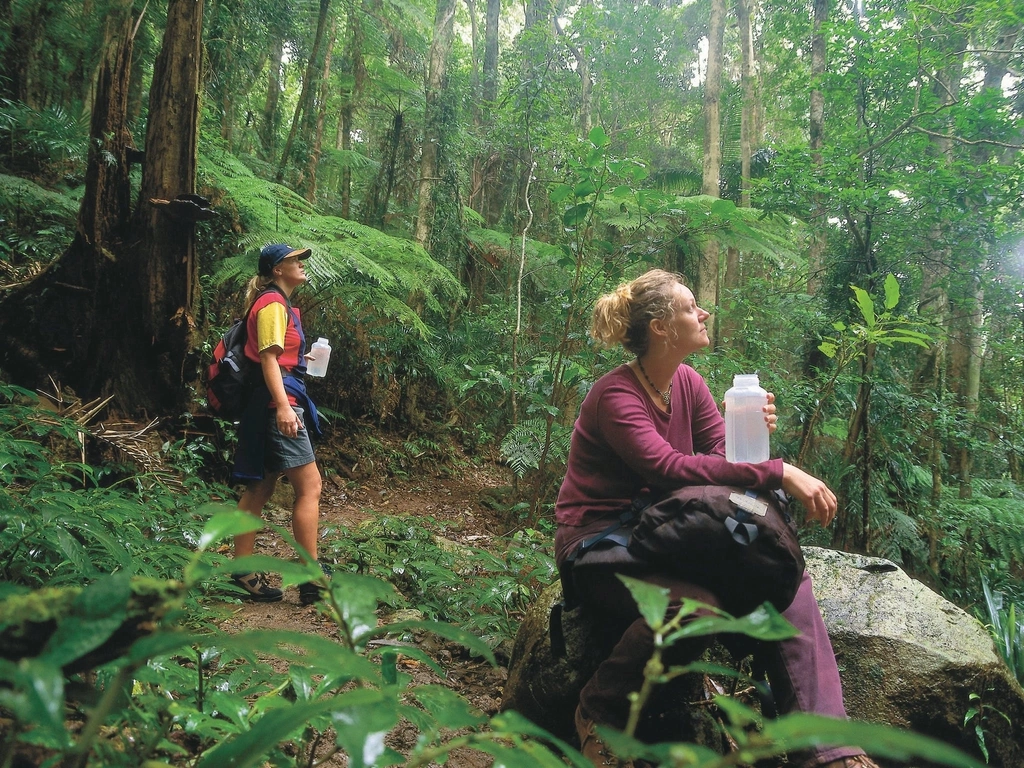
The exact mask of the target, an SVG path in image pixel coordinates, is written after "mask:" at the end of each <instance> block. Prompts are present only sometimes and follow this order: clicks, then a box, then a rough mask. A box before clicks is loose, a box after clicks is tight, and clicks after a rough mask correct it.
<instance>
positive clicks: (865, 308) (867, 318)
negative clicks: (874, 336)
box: [850, 285, 875, 328]
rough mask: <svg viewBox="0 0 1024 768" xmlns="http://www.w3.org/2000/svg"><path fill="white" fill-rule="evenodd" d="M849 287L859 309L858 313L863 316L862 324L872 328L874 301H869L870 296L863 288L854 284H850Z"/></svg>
mask: <svg viewBox="0 0 1024 768" xmlns="http://www.w3.org/2000/svg"><path fill="white" fill-rule="evenodd" d="M850 288H851V289H852V290H853V295H854V300H855V302H856V304H857V308H858V309H860V314H861V316H862V317H863V318H864V324H865V325H867V327H868V328H874V327H875V303H874V302H873V301H871V297H870V296H869V295H868V292H867V291H865V290H864V289H863V288H858V287H857V286H855V285H851V286H850Z"/></svg>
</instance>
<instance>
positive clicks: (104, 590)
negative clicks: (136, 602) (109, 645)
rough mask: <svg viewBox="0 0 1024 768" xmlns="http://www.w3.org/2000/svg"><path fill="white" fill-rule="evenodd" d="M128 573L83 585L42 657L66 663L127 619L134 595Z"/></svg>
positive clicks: (60, 663)
mask: <svg viewBox="0 0 1024 768" xmlns="http://www.w3.org/2000/svg"><path fill="white" fill-rule="evenodd" d="M131 595H132V591H131V578H130V577H129V575H128V574H127V573H115V574H112V575H110V576H104V577H102V578H100V579H98V580H97V581H95V582H93V583H92V584H90V585H89V586H87V587H86V588H85V589H83V590H82V591H81V592H80V593H79V594H78V596H77V597H76V598H75V601H74V602H73V603H72V605H71V613H70V614H69V615H67V616H65V617H64V618H63V619H62V620H61V621H60V623H59V624H58V625H57V630H56V631H55V632H54V633H53V634H52V635H51V636H50V639H49V640H48V641H47V643H46V646H45V647H44V648H43V652H42V654H41V656H40V658H41V659H45V660H46V661H48V662H50V663H52V664H55V665H56V666H58V667H63V666H65V665H66V664H69V663H71V662H72V661H74V660H75V659H78V658H81V657H82V656H84V655H85V654H87V653H89V651H93V650H95V649H96V648H99V647H100V646H101V645H103V643H105V642H106V641H107V640H108V639H110V636H111V635H113V634H114V632H115V631H116V630H117V629H118V627H120V626H121V624H123V623H124V621H125V618H126V617H127V615H128V600H129V599H131Z"/></svg>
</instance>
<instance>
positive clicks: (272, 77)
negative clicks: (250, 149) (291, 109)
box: [260, 36, 284, 161]
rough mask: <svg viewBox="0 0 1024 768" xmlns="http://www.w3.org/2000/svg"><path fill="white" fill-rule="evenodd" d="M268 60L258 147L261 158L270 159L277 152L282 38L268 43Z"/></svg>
mask: <svg viewBox="0 0 1024 768" xmlns="http://www.w3.org/2000/svg"><path fill="white" fill-rule="evenodd" d="M270 46H271V47H270V61H269V62H267V98H266V100H265V101H264V102H263V120H262V121H261V122H260V148H261V150H262V152H263V159H264V160H267V161H272V160H273V159H274V157H275V155H276V154H277V129H278V126H279V125H280V114H281V113H280V111H279V110H278V104H279V103H280V102H281V63H282V61H283V60H284V40H282V39H281V38H280V37H278V36H275V37H274V38H273V39H272V40H271V43H270Z"/></svg>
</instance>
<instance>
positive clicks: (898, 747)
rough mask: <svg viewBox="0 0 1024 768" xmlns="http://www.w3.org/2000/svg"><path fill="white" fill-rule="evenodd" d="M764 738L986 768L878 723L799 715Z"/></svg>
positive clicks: (791, 745)
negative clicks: (835, 746)
mask: <svg viewBox="0 0 1024 768" xmlns="http://www.w3.org/2000/svg"><path fill="white" fill-rule="evenodd" d="M717 701H718V699H716V702H717ZM764 735H765V736H766V737H767V738H769V739H772V740H774V741H776V742H777V743H778V744H780V745H782V746H784V747H785V748H787V749H791V750H792V749H804V748H807V747H815V746H819V745H824V744H856V745H857V746H859V747H860V748H861V749H863V750H864V751H865V752H867V753H868V754H869V755H872V756H875V757H885V758H890V759H893V760H910V759H912V758H918V759H923V760H928V761H931V762H933V763H937V764H939V765H946V766H951V768H984V766H983V764H982V763H980V762H979V761H977V760H975V759H974V758H972V757H969V756H967V755H965V754H964V753H963V752H961V751H959V750H958V749H956V748H954V747H952V746H950V745H949V744H945V743H943V742H940V741H937V740H935V739H932V738H929V737H927V736H922V735H920V734H917V733H913V732H911V731H905V730H900V729H897V728H892V727H890V726H885V725H877V724H875V723H860V722H855V721H852V720H836V719H833V718H829V717H822V716H820V715H808V714H803V713H799V714H792V715H786V716H784V717H780V718H779V719H777V720H766V721H765V722H764Z"/></svg>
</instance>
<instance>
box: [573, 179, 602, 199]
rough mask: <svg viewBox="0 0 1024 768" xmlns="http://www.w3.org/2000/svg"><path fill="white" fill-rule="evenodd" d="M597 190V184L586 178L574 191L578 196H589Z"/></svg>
mask: <svg viewBox="0 0 1024 768" xmlns="http://www.w3.org/2000/svg"><path fill="white" fill-rule="evenodd" d="M596 191H597V185H596V184H594V182H593V181H591V180H590V179H584V180H583V181H581V182H580V183H579V184H577V185H576V187H575V188H574V189H573V191H572V193H573V195H575V196H576V197H589V196H590V195H592V194H594V193H595V192H596Z"/></svg>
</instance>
